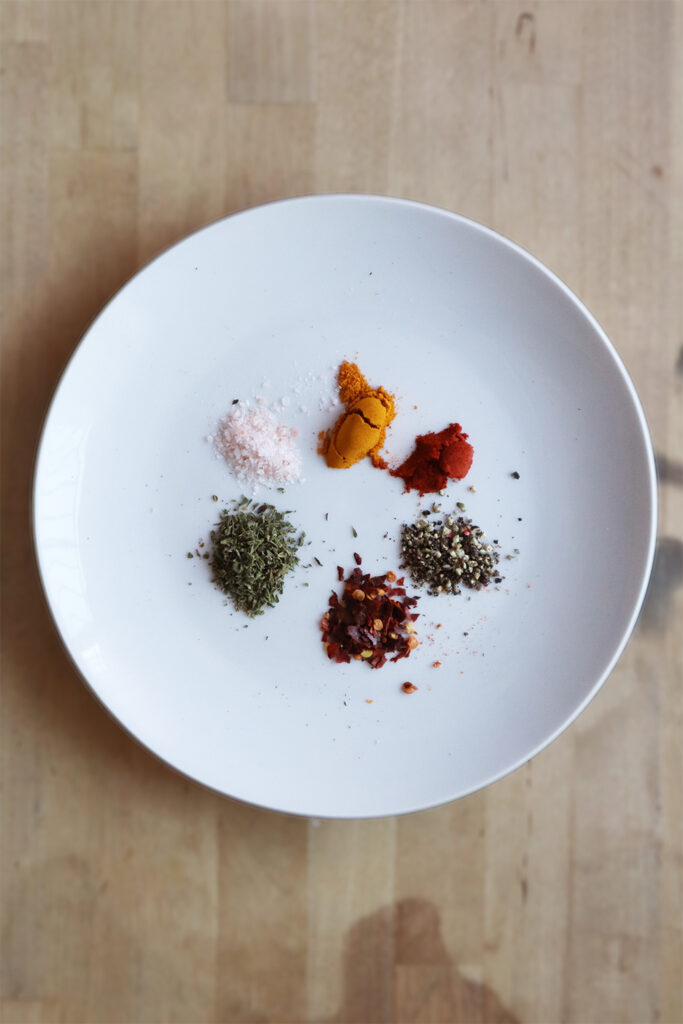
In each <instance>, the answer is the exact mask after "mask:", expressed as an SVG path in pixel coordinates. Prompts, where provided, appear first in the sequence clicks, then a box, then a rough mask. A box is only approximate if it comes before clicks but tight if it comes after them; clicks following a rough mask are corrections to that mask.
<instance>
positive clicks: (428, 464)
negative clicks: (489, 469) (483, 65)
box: [390, 423, 474, 494]
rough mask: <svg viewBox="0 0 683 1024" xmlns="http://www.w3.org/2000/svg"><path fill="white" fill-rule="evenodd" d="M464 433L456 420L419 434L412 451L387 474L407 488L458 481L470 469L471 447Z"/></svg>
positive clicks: (433, 488) (426, 489) (424, 489)
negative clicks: (432, 430)
mask: <svg viewBox="0 0 683 1024" xmlns="http://www.w3.org/2000/svg"><path fill="white" fill-rule="evenodd" d="M468 436H469V435H468V434H464V433H463V431H462V427H461V426H460V424H459V423H450V424H449V425H448V426H447V427H446V428H445V430H441V431H439V432H438V433H433V434H420V435H419V436H418V437H417V438H416V440H415V448H414V450H413V452H412V454H411V455H410V456H409V457H408V458H407V459H406V461H405V462H404V463H403V464H402V465H401V466H399V467H398V469H392V470H391V471H390V472H391V475H392V476H400V477H401V478H402V479H403V481H404V483H405V487H406V490H407V491H412V490H416V491H419V492H420V494H431V493H433V492H438V491H442V490H443V489H444V487H445V486H446V483H447V481H448V480H449V479H451V480H462V478H463V477H464V476H467V474H468V473H469V471H470V466H471V465H472V459H473V457H474V448H473V447H472V445H471V444H470V443H469V441H468V440H467V438H468Z"/></svg>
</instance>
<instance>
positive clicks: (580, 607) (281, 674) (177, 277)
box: [34, 196, 656, 817]
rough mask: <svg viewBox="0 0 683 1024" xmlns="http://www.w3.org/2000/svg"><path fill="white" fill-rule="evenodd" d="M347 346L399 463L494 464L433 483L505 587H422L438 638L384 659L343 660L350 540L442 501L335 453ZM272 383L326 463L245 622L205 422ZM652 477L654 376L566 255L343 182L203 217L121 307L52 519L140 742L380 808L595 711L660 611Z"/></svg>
mask: <svg viewBox="0 0 683 1024" xmlns="http://www.w3.org/2000/svg"><path fill="white" fill-rule="evenodd" d="M344 358H351V359H357V361H358V363H359V365H360V367H361V368H362V370H363V371H364V373H365V374H366V376H367V377H368V378H369V380H370V381H371V382H372V383H373V384H374V385H378V384H382V385H384V386H385V387H386V388H388V389H389V390H390V391H392V392H393V393H394V394H395V395H396V401H397V407H398V416H397V418H396V420H395V423H394V426H393V428H392V430H391V433H390V437H389V440H388V443H387V447H386V454H387V457H388V459H389V460H390V462H394V463H397V462H399V461H400V460H402V459H403V458H404V457H405V456H406V455H407V454H408V452H409V451H410V449H411V447H412V441H413V439H414V438H415V435H416V434H418V433H422V432H425V431H428V430H439V429H441V428H442V427H444V426H445V425H446V424H448V423H449V422H452V421H458V422H459V423H461V424H462V425H463V427H464V429H465V430H466V431H467V432H468V433H469V435H470V438H471V440H472V443H473V445H474V449H475V456H474V464H473V467H472V470H471V472H470V474H469V476H468V477H467V478H466V480H465V481H463V482H460V483H458V482H453V483H451V485H450V486H449V488H448V493H447V495H446V496H445V497H444V498H441V499H439V500H440V501H441V503H442V506H443V508H444V509H445V510H450V509H453V507H454V505H455V502H457V501H461V502H463V503H464V504H465V506H466V508H467V513H468V514H469V515H470V516H471V517H472V519H473V520H474V521H475V522H476V523H478V524H479V525H480V526H481V527H482V528H483V530H484V531H485V532H486V534H487V536H488V537H489V538H490V539H492V540H493V539H495V540H497V541H498V543H499V545H500V549H501V552H502V558H501V563H500V570H501V575H502V576H504V581H503V582H502V583H501V584H499V585H498V586H494V585H491V586H489V587H488V588H487V589H486V590H483V591H479V592H464V593H462V594H461V595H459V596H457V597H452V598H446V597H439V598H436V597H431V598H430V597H428V596H424V597H422V598H421V600H420V604H419V608H418V610H419V611H420V613H421V618H420V620H419V635H420V639H421V643H420V646H419V647H418V649H417V650H416V651H415V652H414V653H413V654H412V655H411V656H410V658H408V659H407V660H403V661H400V662H398V663H397V664H388V665H387V666H385V667H384V668H382V669H380V670H372V669H370V668H369V667H368V666H367V665H366V664H364V663H360V662H353V663H352V664H350V665H337V664H333V663H331V662H330V661H328V660H327V658H326V656H325V654H324V651H323V647H322V644H321V638H320V632H319V620H320V617H321V615H322V613H323V612H324V611H325V609H326V607H327V602H328V598H329V595H330V592H331V591H332V590H333V589H335V588H336V587H338V583H337V574H336V566H337V565H341V566H343V567H344V568H345V569H351V568H352V567H353V552H354V551H357V552H359V553H360V554H361V555H362V558H363V568H364V569H365V570H367V571H371V572H385V571H387V570H389V569H397V568H398V565H399V554H398V534H399V529H400V524H401V523H403V522H411V521H413V520H414V518H415V517H416V516H417V515H419V512H420V509H421V508H423V507H424V506H425V505H426V504H428V503H427V502H426V500H425V499H423V500H422V501H420V500H419V499H418V498H416V497H415V495H414V494H405V493H404V492H403V490H402V485H401V481H400V480H398V479H396V478H393V477H391V476H390V475H389V474H388V473H386V472H383V471H380V470H377V469H374V468H373V467H372V466H371V465H370V463H369V461H368V460H366V461H365V463H363V464H361V465H357V466H356V467H354V468H353V469H351V470H345V471H344V470H342V471H339V470H337V471H334V470H330V469H328V468H327V467H326V465H325V462H324V460H323V459H322V458H320V456H318V455H317V454H316V441H317V434H318V431H320V430H322V429H325V428H326V427H329V426H330V425H331V424H332V423H333V422H334V419H335V416H336V415H337V413H338V412H339V410H340V407H339V406H338V405H334V406H332V407H330V399H329V395H330V393H331V385H332V383H333V378H334V373H335V370H336V367H337V366H338V364H339V362H340V361H341V360H342V359H344ZM258 396H262V397H263V398H264V399H265V400H266V402H267V403H268V404H270V405H273V404H274V405H275V407H276V408H277V409H278V410H279V417H280V419H281V420H282V421H283V422H286V423H287V424H290V425H292V426H295V427H296V428H297V429H298V431H299V436H298V441H299V444H300V447H301V449H302V451H303V462H304V477H305V480H304V482H302V483H297V484H291V485H289V486H287V488H286V493H285V494H279V493H277V492H266V491H265V490H261V492H260V496H261V497H263V498H270V499H271V500H273V499H274V500H275V502H276V504H277V505H278V506H279V507H280V508H284V509H291V510H292V512H291V519H292V520H293V521H294V523H295V524H296V525H297V526H301V527H302V528H303V529H304V530H305V531H306V533H307V537H308V538H309V539H310V540H311V542H312V543H311V545H310V546H308V547H306V548H305V549H304V553H303V559H302V565H301V566H300V567H299V568H298V569H297V570H296V572H295V574H293V575H292V576H291V577H290V578H289V580H288V582H287V584H286V587H285V592H284V594H283V597H282V599H281V601H280V604H279V605H278V606H277V607H276V608H274V609H272V610H268V611H267V612H266V613H265V614H264V615H263V616H261V617H260V618H257V619H255V620H248V619H247V618H245V617H244V615H242V614H240V613H237V612H234V611H233V610H232V608H231V607H230V606H226V603H225V601H224V598H223V596H222V594H221V593H219V592H218V591H217V590H216V589H215V588H214V587H213V586H212V584H211V582H210V573H209V569H208V564H207V562H206V561H205V560H203V559H199V558H197V557H194V558H192V559H189V558H188V557H187V553H188V551H189V552H194V551H195V550H196V549H197V550H200V551H201V549H199V548H198V543H199V541H200V539H206V538H207V537H208V534H209V531H210V529H211V527H212V525H213V523H214V522H215V519H216V516H217V512H218V510H219V509H220V508H221V507H223V504H225V503H226V502H228V501H229V500H230V499H232V498H235V497H237V496H239V495H240V494H241V493H242V492H243V491H244V486H243V485H241V484H240V483H239V481H236V480H235V479H234V478H233V477H232V476H231V475H230V473H229V471H228V469H227V466H226V465H225V463H224V462H222V461H220V459H218V458H217V457H216V455H215V453H214V451H213V449H212V447H211V445H210V444H209V443H208V442H207V440H206V438H207V435H208V434H210V433H211V431H212V430H213V429H214V428H215V425H216V423H217V421H218V420H219V419H220V417H221V416H223V415H224V414H225V413H226V412H227V411H228V410H229V409H230V408H231V403H232V401H233V399H235V398H239V399H241V400H242V401H245V400H250V401H253V400H255V399H257V397H258ZM513 473H515V474H518V475H519V478H518V479H517V478H516V477H514V476H513V475H512V474H513ZM214 494H215V495H217V496H218V497H219V499H220V502H219V504H217V503H216V502H215V501H214V500H213V498H212V496H213V495H214ZM655 495H656V492H655V473H654V462H653V456H652V450H651V445H650V440H649V436H648V431H647V427H646V423H645V420H644V417H643V413H642V410H641V407H640V404H639V402H638V399H637V396H636V394H635V391H634V388H633V385H632V384H631V381H630V380H629V377H628V376H627V373H626V371H625V369H624V367H623V365H622V363H621V362H620V360H619V358H618V356H617V355H616V353H615V351H614V349H613V347H612V345H611V344H610V342H609V341H608V339H607V338H606V336H605V334H604V333H603V332H602V330H601V329H600V327H599V326H598V324H597V323H596V322H595V320H594V319H593V318H592V316H591V315H590V314H589V313H588V312H587V311H586V309H585V308H584V307H583V306H582V305H581V303H580V302H579V301H578V300H577V299H576V297H575V296H574V295H572V293H571V292H569V291H568V289H567V288H566V287H565V286H564V285H563V284H562V283H561V282H560V281H559V280H558V279H557V278H556V277H554V276H553V275H552V274H551V273H550V272H549V271H547V270H546V269H545V268H544V267H543V266H541V265H540V264H539V263H538V262H537V261H536V260H535V259H533V258H532V257H531V256H529V255H528V254H527V253H525V252H523V251H522V250H520V249H519V248H517V247H516V246H515V245H513V244H512V243H510V242H508V241H506V240H505V239H503V238H501V237H500V236H498V235H496V234H494V233H492V232H491V231H489V230H487V229H486V228H483V227H481V226H479V225H477V224H474V223H472V222H470V221H467V220H464V219H462V218H461V217H458V216H455V215H453V214H451V213H447V212H444V211H443V210H438V209H434V208H431V207H427V206H422V205H418V204H415V203H411V202H404V201H399V200H394V199H387V198H377V197H370V196H321V197H308V198H303V199H296V200H291V201H287V202H282V203H275V204H273V205H269V206H264V207H259V208H257V209H253V210H249V211H247V212H246V213H242V214H239V215H237V216H234V217H230V218H228V219H227V220H224V221H221V222H219V223H217V224H214V225H212V226H211V227H208V228H206V229H205V230H203V231H200V232H199V233H197V234H195V235H193V236H192V237H190V238H188V239H186V240H185V241H183V242H181V243H180V244H179V245H177V246H175V247H174V248H172V249H171V250H170V251H168V252H166V253H164V254H163V255H162V256H160V257H159V258H158V259H157V260H155V261H154V262H153V263H152V264H150V265H149V266H148V267H146V268H145V269H144V270H143V271H142V272H141V273H139V274H138V275H137V276H136V277H135V278H134V279H133V280H132V281H131V282H130V283H129V284H128V285H127V286H126V287H125V288H124V289H123V290H122V291H121V292H120V293H119V294H118V295H117V296H116V297H115V298H114V299H113V301H112V302H111V303H110V304H109V305H108V306H107V307H106V309H105V310H104V312H103V313H102V314H101V315H100V317H99V318H98V319H97V320H96V322H95V323H94V324H93V326H92V327H91V328H90V330H89V331H88V333H87V334H86V336H85V338H84V339H83V341H82V342H81V344H80V345H79V347H78V348H77V350H76V352H75V354H74V356H73V358H72V359H71V362H70V363H69V366H68V368H67V370H66V372H65V374H64V376H63V378H62V381H61V383H60V385H59V387H58V389H57V392H56V395H55V397H54V400H53V402H52V406H51V408H50V412H49V415H48V417H47V421H46V425H45V428H44V433H43V437H42V442H41V446H40V451H39V456H38V462H37V468H36V476H35V496H34V497H35V504H34V516H35V537H36V547H37V552H38V560H39V565H40V571H41V575H42V580H43V585H44V587H45V592H46V594H47V598H48V601H49V604H50V607H51V610H52V613H53V615H54V618H55V621H56V624H57V628H58V630H59V632H60V634H61V636H62V638H63V641H64V643H65V644H66V647H67V648H68V650H69V652H70V654H71V656H72V658H73V659H74V661H75V663H76V665H77V666H78V668H79V669H80V671H81V673H82V674H83V676H84V678H85V680H86V681H87V682H88V684H89V685H90V686H91V687H92V689H93V690H94V692H95V693H96V694H97V696H98V697H99V699H100V700H101V701H102V702H103V704H104V705H105V706H106V707H107V708H108V709H109V710H110V711H111V712H112V714H113V715H115V716H116V718H117V719H118V720H119V722H120V723H121V724H122V725H123V726H125V728H126V729H128V730H129V731H130V732H131V733H132V734H133V735H134V736H135V737H136V738H137V739H138V740H139V741H140V742H141V743H143V744H145V745H146V746H147V747H148V748H149V749H150V750H152V751H154V753H155V754H157V755H158V756H159V757H160V758H163V759H164V760H165V761H167V762H168V763H169V764H170V765H173V766H174V767H175V768H177V769H178V770H180V771H181V772H184V773H186V774H187V775H188V776H190V777H192V778H193V779H196V780H198V781H199V782H201V783H203V784H205V785H207V786H211V787H213V788H215V789H217V790H219V791H220V792H222V793H225V794H229V795H230V796H233V797H237V798H239V799H241V800H246V801H250V802H252V803H254V804H258V805H261V806H264V807H269V808H274V809H278V810H281V811H288V812H295V813H298V814H306V815H313V816H339V817H351V816H373V815H385V814H397V813H401V812H406V811H412V810H416V809H419V808H425V807H429V806H433V805H436V804H439V803H441V802H444V801H447V800H452V799H453V798H455V797H459V796H462V795H463V794H465V793H469V792H471V791H472V790H475V789H477V788H478V787H481V786H484V785H486V784H487V783H490V782H492V781H493V780H495V779H497V778H499V777H500V776H502V775H504V774H505V773H507V772H509V771H511V770H512V769H513V768H515V767H516V766H518V765H520V764H521V763H522V762H524V761H526V760H527V759H528V758H530V757H531V756H532V755H533V754H534V753H536V752H537V751H539V750H540V749H541V748H542V747H543V746H544V745H545V744H547V743H548V742H549V741H550V740H552V739H553V738H554V737H555V736H557V734H558V733H559V732H560V731H561V730H562V729H564V728H565V727H566V726H567V725H568V724H569V723H570V722H571V721H572V719H573V718H574V717H575V716H576V715H577V714H578V713H579V712H580V710H581V709H582V708H583V707H584V706H585V705H586V703H587V702H588V701H589V700H590V698H591V697H592V696H593V695H594V694H595V692H596V691H597V689H598V688H599V687H600V685H601V684H602V682H603V681H604V680H605V678H606V677H607V675H608V674H609V672H610V671H611V669H612V668H613V666H614V664H615V662H616V660H617V658H618V657H619V654H620V653H621V651H622V649H623V647H624V645H625V643H626V641H627V639H628V636H629V634H630V632H631V629H632V627H633V625H634V621H635V619H636V616H637V614H638V610H639V608H640V605H641V602H642V599H643V595H644V591H645V587H646V584H647V579H648V576H649V572H650V568H651V564H652V557H653V548H654V536H655V519H656V496H655ZM354 530H355V531H356V533H357V537H354V534H353V531H354ZM506 555H511V556H512V557H511V558H506V557H505V556H506ZM313 556H316V557H317V558H318V559H319V560H320V561H321V562H322V563H323V565H322V566H318V565H317V564H316V563H315V562H314V561H313ZM309 563H311V568H304V565H306V564H309ZM437 627H438V628H437ZM434 662H440V663H441V664H440V666H438V667H434ZM405 681H411V682H413V683H414V684H415V685H416V686H417V687H418V690H417V692H416V693H413V694H411V695H410V696H408V695H406V694H404V693H403V692H402V690H401V684H402V683H403V682H405Z"/></svg>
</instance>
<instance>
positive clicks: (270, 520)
mask: <svg viewBox="0 0 683 1024" xmlns="http://www.w3.org/2000/svg"><path fill="white" fill-rule="evenodd" d="M303 541H304V534H303V533H302V534H300V536H298V537H296V530H295V528H294V527H293V526H292V524H291V523H290V522H289V520H288V519H287V518H286V513H283V512H279V511H278V510H277V509H276V508H275V507H274V506H273V505H268V504H261V505H259V504H257V503H256V502H252V501H250V500H249V499H248V498H245V497H242V498H240V500H239V501H237V502H235V503H234V507H233V508H232V510H231V509H223V511H222V512H221V514H220V519H219V521H218V522H217V523H216V527H215V529H214V530H212V531H211V542H212V545H213V548H212V553H211V563H210V564H211V569H212V570H213V582H214V583H215V584H217V586H218V587H220V589H221V590H222V591H223V593H224V594H226V595H227V596H228V597H229V598H230V600H231V601H232V603H233V604H234V606H235V608H237V610H238V611H242V612H246V614H247V615H249V616H250V617H253V616H255V615H262V614H263V611H264V609H265V608H266V607H268V608H272V607H273V605H275V604H277V602H278V601H279V595H280V594H281V593H282V590H283V588H284V580H285V576H286V575H287V573H289V572H291V571H292V569H293V568H294V567H295V565H297V564H298V561H299V559H298V557H297V554H296V552H297V549H298V548H299V547H300V546H301V544H302V543H303Z"/></svg>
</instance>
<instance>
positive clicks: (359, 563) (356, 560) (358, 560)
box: [353, 551, 363, 565]
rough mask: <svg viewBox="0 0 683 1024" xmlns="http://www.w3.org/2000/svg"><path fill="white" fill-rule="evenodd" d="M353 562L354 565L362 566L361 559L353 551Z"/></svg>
mask: <svg viewBox="0 0 683 1024" xmlns="http://www.w3.org/2000/svg"><path fill="white" fill-rule="evenodd" d="M353 560H354V562H355V563H356V565H362V564H363V559H362V558H361V557H360V555H359V554H358V552H357V551H354V553H353Z"/></svg>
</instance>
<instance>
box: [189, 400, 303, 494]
mask: <svg viewBox="0 0 683 1024" xmlns="http://www.w3.org/2000/svg"><path fill="white" fill-rule="evenodd" d="M296 435H297V430H295V429H294V428H293V427H286V426H284V424H282V423H278V421H277V420H276V419H275V416H273V414H272V412H270V410H269V409H266V408H265V407H264V406H258V407H256V408H249V406H244V405H241V404H240V405H236V406H235V407H234V409H232V410H231V411H230V412H229V413H228V415H227V416H226V417H225V419H223V420H221V422H220V424H219V427H218V430H217V432H216V433H215V434H214V435H213V436H212V437H210V438H209V440H210V441H213V444H214V447H215V449H216V451H217V452H218V453H219V454H220V455H222V456H223V458H224V459H225V461H226V462H227V464H228V467H229V469H230V470H231V471H232V472H233V473H234V474H235V476H236V477H238V479H240V480H244V481H246V482H247V483H250V484H253V485H258V484H264V485H265V486H266V487H275V486H277V485H278V484H287V483H293V482H294V481H295V480H299V479H301V453H300V451H299V449H298V448H297V446H296V444H295V443H294V438H295V437H296Z"/></svg>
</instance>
